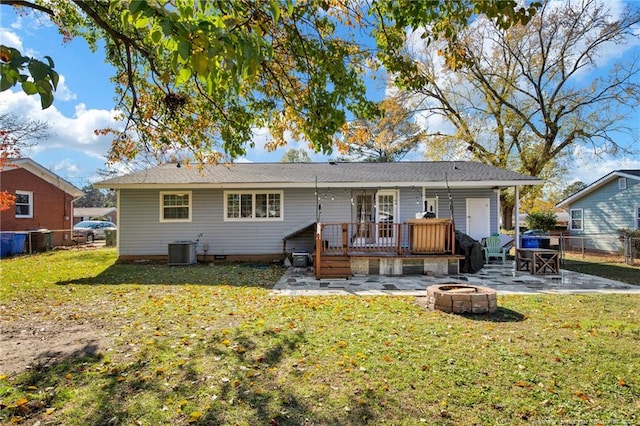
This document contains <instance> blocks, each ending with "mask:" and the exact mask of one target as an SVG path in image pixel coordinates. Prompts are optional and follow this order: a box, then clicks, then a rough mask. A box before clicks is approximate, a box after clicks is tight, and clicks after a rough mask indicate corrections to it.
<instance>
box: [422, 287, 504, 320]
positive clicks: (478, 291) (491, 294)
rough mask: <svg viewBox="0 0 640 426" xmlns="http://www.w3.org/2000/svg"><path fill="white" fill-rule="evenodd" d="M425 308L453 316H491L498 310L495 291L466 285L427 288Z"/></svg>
mask: <svg viewBox="0 0 640 426" xmlns="http://www.w3.org/2000/svg"><path fill="white" fill-rule="evenodd" d="M427 307H428V308H429V309H431V310H435V309H437V310H439V311H443V312H453V313H454V314H464V313H468V314H492V313H494V312H496V311H497V310H498V302H497V297H496V291H495V290H493V289H491V288H488V287H480V286H475V285H466V284H440V285H432V286H430V287H427Z"/></svg>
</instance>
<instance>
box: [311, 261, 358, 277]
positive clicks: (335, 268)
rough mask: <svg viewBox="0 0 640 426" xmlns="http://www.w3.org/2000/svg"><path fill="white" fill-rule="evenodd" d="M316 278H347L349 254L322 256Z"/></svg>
mask: <svg viewBox="0 0 640 426" xmlns="http://www.w3.org/2000/svg"><path fill="white" fill-rule="evenodd" d="M317 275H318V276H317V278H349V277H350V276H351V258H350V257H349V256H323V257H322V262H321V264H320V269H319V270H318V274H317Z"/></svg>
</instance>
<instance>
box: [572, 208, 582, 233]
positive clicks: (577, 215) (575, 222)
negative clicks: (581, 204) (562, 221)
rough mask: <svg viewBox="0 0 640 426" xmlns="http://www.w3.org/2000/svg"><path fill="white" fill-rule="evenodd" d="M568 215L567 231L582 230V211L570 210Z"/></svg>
mask: <svg viewBox="0 0 640 426" xmlns="http://www.w3.org/2000/svg"><path fill="white" fill-rule="evenodd" d="M569 215H570V222H569V229H570V230H572V231H582V230H584V211H583V210H582V209H572V210H571V211H570V212H569Z"/></svg>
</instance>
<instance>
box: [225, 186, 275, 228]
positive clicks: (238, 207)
mask: <svg viewBox="0 0 640 426" xmlns="http://www.w3.org/2000/svg"><path fill="white" fill-rule="evenodd" d="M282 198H283V197H282V191H225V193H224V212H225V213H224V219H225V220H237V221H242V220H282Z"/></svg>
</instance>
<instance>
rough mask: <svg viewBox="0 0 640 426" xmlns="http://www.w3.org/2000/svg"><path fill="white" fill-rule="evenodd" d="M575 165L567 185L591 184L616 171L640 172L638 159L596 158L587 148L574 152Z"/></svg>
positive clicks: (576, 149) (579, 148) (639, 160)
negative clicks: (573, 183)
mask: <svg viewBox="0 0 640 426" xmlns="http://www.w3.org/2000/svg"><path fill="white" fill-rule="evenodd" d="M573 157H574V159H575V160H574V163H573V167H572V169H571V176H570V177H568V182H567V183H572V182H575V181H582V182H584V183H586V184H591V183H593V182H595V181H596V180H598V179H600V178H601V177H603V176H605V175H607V174H609V173H611V172H612V171H614V170H621V169H636V170H640V159H638V158H626V157H625V158H616V157H612V156H608V155H605V156H596V155H594V154H593V152H591V151H589V150H588V149H587V148H585V147H576V148H575V149H574V150H573Z"/></svg>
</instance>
